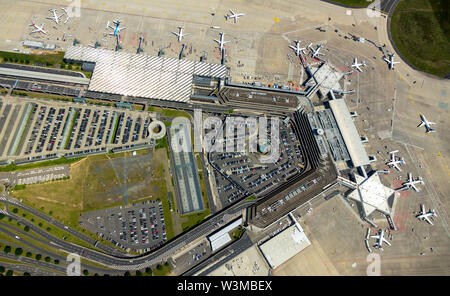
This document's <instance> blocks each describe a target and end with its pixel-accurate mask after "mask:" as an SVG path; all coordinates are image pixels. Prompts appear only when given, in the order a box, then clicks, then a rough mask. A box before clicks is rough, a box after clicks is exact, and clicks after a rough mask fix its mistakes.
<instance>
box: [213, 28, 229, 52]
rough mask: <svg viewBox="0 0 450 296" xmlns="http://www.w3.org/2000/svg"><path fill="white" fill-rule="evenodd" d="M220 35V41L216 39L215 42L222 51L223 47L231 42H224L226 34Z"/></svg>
mask: <svg viewBox="0 0 450 296" xmlns="http://www.w3.org/2000/svg"><path fill="white" fill-rule="evenodd" d="M219 34H220V40H216V39H214V41H216V42H217V43H219V48H220V50H223V48H224V47H223V46H224V45H225V43H228V42H230V41H224V40H223V37H224V36H225V33H222V32H221V33H219Z"/></svg>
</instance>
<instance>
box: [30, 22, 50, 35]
mask: <svg viewBox="0 0 450 296" xmlns="http://www.w3.org/2000/svg"><path fill="white" fill-rule="evenodd" d="M30 26H33V27H34V30H33V31H31V32H30V34H32V33H44V34H47V32H45V31H44V24H42V25H41V26H40V27H39V26H38V25H36V24H35V23H32V24H30Z"/></svg>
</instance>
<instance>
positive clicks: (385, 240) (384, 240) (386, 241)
mask: <svg viewBox="0 0 450 296" xmlns="http://www.w3.org/2000/svg"><path fill="white" fill-rule="evenodd" d="M383 242H385V243H387V244H388V245H389V246H391V243H390V242H389V241H388V240H387V239H385V238H384V237H383Z"/></svg>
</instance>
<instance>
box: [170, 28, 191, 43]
mask: <svg viewBox="0 0 450 296" xmlns="http://www.w3.org/2000/svg"><path fill="white" fill-rule="evenodd" d="M178 29H180V32H179V33H177V32H172V33H173V34H175V35H176V36H178V42H181V39H183V37H185V36H189V35H191V34H189V33H187V34H183V27H178Z"/></svg>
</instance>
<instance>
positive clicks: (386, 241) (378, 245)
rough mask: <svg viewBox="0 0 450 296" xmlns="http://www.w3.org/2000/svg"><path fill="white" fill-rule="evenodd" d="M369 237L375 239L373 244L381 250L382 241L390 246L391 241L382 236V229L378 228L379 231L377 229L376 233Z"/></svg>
mask: <svg viewBox="0 0 450 296" xmlns="http://www.w3.org/2000/svg"><path fill="white" fill-rule="evenodd" d="M370 237H371V238H376V239H377V242H376V244H375V245H374V247H375V248H377V249H380V250H381V251H383V242H385V243H386V244H388V245H389V246H391V243H390V242H388V240H387V239H385V238H384V230H383V229H380V231H378V235H372V236H370Z"/></svg>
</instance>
